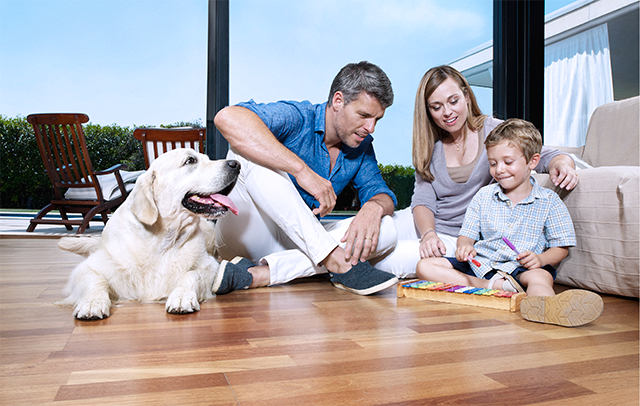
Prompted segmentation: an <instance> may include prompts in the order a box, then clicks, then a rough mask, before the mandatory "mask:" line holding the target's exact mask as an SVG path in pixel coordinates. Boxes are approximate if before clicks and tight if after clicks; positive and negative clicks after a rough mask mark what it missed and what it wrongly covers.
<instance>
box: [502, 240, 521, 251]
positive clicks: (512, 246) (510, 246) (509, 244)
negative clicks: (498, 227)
mask: <svg viewBox="0 0 640 406" xmlns="http://www.w3.org/2000/svg"><path fill="white" fill-rule="evenodd" d="M502 241H504V242H505V243H506V244H507V245H508V246H509V248H511V249H512V250H513V252H515V253H516V255H520V253H519V252H518V250H517V249H516V247H515V245H513V244H511V241H509V240H508V239H507V237H502Z"/></svg>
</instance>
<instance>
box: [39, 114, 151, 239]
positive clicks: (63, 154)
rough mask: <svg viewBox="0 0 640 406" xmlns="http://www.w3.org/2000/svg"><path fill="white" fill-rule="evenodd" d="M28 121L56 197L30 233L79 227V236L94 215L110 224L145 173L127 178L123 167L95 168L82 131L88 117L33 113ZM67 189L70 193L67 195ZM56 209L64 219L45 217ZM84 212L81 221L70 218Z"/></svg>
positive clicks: (133, 174) (44, 210) (41, 213)
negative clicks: (41, 228)
mask: <svg viewBox="0 0 640 406" xmlns="http://www.w3.org/2000/svg"><path fill="white" fill-rule="evenodd" d="M27 121H28V122H29V123H31V125H32V126H33V129H34V132H35V136H36V140H37V142H38V149H39V150H40V156H41V157H42V161H43V163H44V168H45V171H46V172H47V175H49V179H51V183H52V185H53V190H54V193H55V198H54V199H53V200H52V201H51V203H50V204H48V205H47V206H46V207H44V208H43V209H42V210H40V212H39V213H38V215H37V216H36V217H34V218H33V219H31V222H30V224H29V227H28V228H27V231H28V232H32V231H33V230H34V229H35V228H36V226H37V225H38V224H61V225H64V226H65V227H66V229H67V230H72V229H73V227H72V226H74V225H77V226H78V230H77V234H82V233H84V231H85V230H86V228H87V227H88V226H89V222H90V221H91V219H93V217H94V216H96V215H98V214H100V215H101V216H102V221H103V222H104V223H105V224H106V222H107V220H108V216H107V215H108V214H109V213H110V211H111V209H112V208H114V207H115V206H117V205H119V204H120V203H122V202H123V201H124V200H125V198H126V197H127V194H128V192H129V191H130V190H132V189H133V186H134V185H133V184H132V183H129V184H126V185H125V182H127V181H131V180H135V179H132V178H137V176H139V175H140V173H141V172H143V171H140V172H129V173H128V174H129V176H128V179H123V177H122V175H121V173H120V170H121V169H126V166H125V165H123V164H119V165H115V166H113V167H111V168H109V169H107V170H105V171H100V172H97V171H95V170H94V169H93V165H92V164H91V158H90V157H89V152H88V150H87V144H86V142H85V138H84V132H83V131H82V123H86V122H87V121H89V117H88V116H87V115H86V114H80V113H77V114H76V113H64V114H31V115H29V116H27ZM65 190H66V192H65ZM52 210H58V211H59V212H60V217H61V219H52V218H45V215H46V214H47V213H49V212H50V211H52ZM69 213H80V214H82V218H81V219H69V218H68V216H67V214H69Z"/></svg>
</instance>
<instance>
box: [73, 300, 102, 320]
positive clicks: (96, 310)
mask: <svg viewBox="0 0 640 406" xmlns="http://www.w3.org/2000/svg"><path fill="white" fill-rule="evenodd" d="M110 307H111V301H104V300H87V301H83V302H80V303H78V304H77V305H76V307H75V310H74V312H73V315H74V316H75V317H76V318H77V319H80V320H100V319H104V318H106V317H109V308H110Z"/></svg>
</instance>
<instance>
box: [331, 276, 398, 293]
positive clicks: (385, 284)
mask: <svg viewBox="0 0 640 406" xmlns="http://www.w3.org/2000/svg"><path fill="white" fill-rule="evenodd" d="M398 281H399V279H398V278H397V277H396V278H392V279H389V280H388V281H385V282H383V283H381V284H379V285H376V286H372V287H370V288H367V289H360V290H357V289H353V288H350V287H347V286H344V285H343V284H341V283H333V286H335V287H336V288H338V289H344V290H346V291H348V292H351V293H355V294H357V295H362V296H367V295H371V294H374V293H376V292H380V291H381V290H384V289H387V288H389V287H391V286H393V285H395V284H397V283H398Z"/></svg>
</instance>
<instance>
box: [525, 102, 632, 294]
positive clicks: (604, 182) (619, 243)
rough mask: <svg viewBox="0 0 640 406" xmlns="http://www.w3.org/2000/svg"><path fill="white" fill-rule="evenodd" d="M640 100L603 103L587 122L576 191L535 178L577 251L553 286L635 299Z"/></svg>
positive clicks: (539, 176) (561, 267) (571, 252)
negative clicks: (564, 213) (565, 214)
mask: <svg viewBox="0 0 640 406" xmlns="http://www.w3.org/2000/svg"><path fill="white" fill-rule="evenodd" d="M639 117H640V98H639V97H634V98H631V99H626V100H622V101H616V102H612V103H607V104H605V105H602V106H600V107H598V108H597V109H596V110H595V111H594V112H593V115H592V116H591V119H590V121H589V128H588V131H587V137H586V141H585V145H584V147H581V148H578V149H576V148H574V149H567V148H562V147H560V148H559V149H561V150H564V151H565V152H572V153H574V154H575V155H576V156H577V157H578V158H579V159H578V160H576V162H577V164H578V167H580V166H584V165H583V162H582V161H584V162H586V163H587V164H588V165H591V166H593V168H587V169H579V171H578V176H579V178H580V183H579V184H578V186H577V187H576V188H575V189H574V190H572V191H570V192H567V191H565V190H559V189H558V188H556V187H555V186H553V184H552V183H551V182H550V181H549V177H548V175H544V174H536V175H535V176H536V178H537V179H538V181H539V182H540V184H541V185H542V186H544V187H547V188H550V189H552V190H554V191H556V192H557V193H558V194H559V195H560V197H561V198H562V200H563V201H564V203H565V204H566V206H567V208H568V209H569V213H570V214H571V218H572V219H573V224H574V227H575V230H576V237H577V246H576V247H573V248H571V249H570V250H569V256H568V257H567V258H566V259H565V260H564V261H562V263H561V264H560V265H559V267H558V278H557V280H556V282H558V283H561V284H565V285H569V286H575V287H580V288H585V289H590V290H593V291H597V292H601V293H609V294H615V295H621V296H630V297H638V296H639V295H638V283H639V281H638V275H639V273H640V256H639V255H640V240H639V238H638V232H639V229H640V224H639V222H638V217H639V214H640V207H639V205H638V201H639V196H638V188H639V185H640V166H639V165H640V146H639V139H640V132H639V126H638V122H639Z"/></svg>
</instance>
